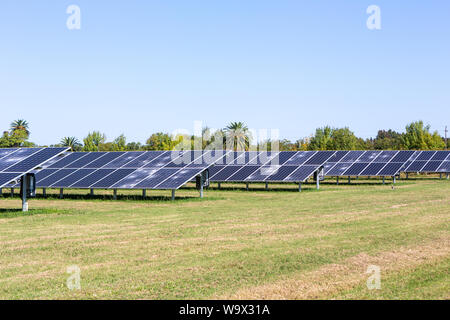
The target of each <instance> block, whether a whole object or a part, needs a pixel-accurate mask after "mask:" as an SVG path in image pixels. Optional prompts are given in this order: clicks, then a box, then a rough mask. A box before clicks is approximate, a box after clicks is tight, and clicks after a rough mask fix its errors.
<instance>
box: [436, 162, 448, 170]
mask: <svg viewBox="0 0 450 320" xmlns="http://www.w3.org/2000/svg"><path fill="white" fill-rule="evenodd" d="M437 172H445V173H449V172H450V161H444V162H442V164H441V166H440V167H439V168H438V170H437Z"/></svg>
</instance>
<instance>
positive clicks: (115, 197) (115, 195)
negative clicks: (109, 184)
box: [113, 189, 117, 200]
mask: <svg viewBox="0 0 450 320" xmlns="http://www.w3.org/2000/svg"><path fill="white" fill-rule="evenodd" d="M113 199H114V200H117V189H114V190H113Z"/></svg>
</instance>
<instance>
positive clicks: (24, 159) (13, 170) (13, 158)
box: [0, 148, 68, 187]
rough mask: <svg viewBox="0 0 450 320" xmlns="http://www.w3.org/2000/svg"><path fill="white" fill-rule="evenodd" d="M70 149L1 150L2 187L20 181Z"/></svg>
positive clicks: (0, 177) (0, 180)
mask: <svg viewBox="0 0 450 320" xmlns="http://www.w3.org/2000/svg"><path fill="white" fill-rule="evenodd" d="M66 150H68V148H14V149H0V187H2V186H4V185H6V184H8V183H10V182H11V181H13V180H17V179H19V178H20V177H21V176H23V175H24V174H26V173H28V172H30V171H32V170H33V169H35V168H36V167H38V166H40V165H42V164H43V163H45V162H46V161H48V160H50V159H52V158H54V157H57V156H58V155H59V154H61V153H63V152H65V151H66Z"/></svg>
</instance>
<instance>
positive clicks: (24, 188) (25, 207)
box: [20, 176, 28, 212]
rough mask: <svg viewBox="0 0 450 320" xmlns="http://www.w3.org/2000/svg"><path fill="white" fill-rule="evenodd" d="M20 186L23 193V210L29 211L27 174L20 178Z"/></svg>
mask: <svg viewBox="0 0 450 320" xmlns="http://www.w3.org/2000/svg"><path fill="white" fill-rule="evenodd" d="M20 188H21V193H22V212H28V201H27V176H23V177H22V179H21V180H20Z"/></svg>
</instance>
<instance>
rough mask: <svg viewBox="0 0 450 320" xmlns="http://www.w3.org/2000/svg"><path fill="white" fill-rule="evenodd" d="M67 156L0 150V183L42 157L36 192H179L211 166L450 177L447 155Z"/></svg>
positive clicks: (222, 176) (256, 174)
mask: <svg viewBox="0 0 450 320" xmlns="http://www.w3.org/2000/svg"><path fill="white" fill-rule="evenodd" d="M65 150H66V149H64V148H59V149H56V148H48V149H0V170H2V171H0V179H3V180H5V181H10V180H13V179H14V177H15V176H16V174H15V173H14V174H12V173H10V172H11V170H30V169H32V168H34V167H36V166H37V164H38V163H40V162H39V161H41V162H42V160H43V159H44V158H45V157H47V158H48V159H50V161H48V162H46V165H45V167H46V168H45V169H44V170H42V171H39V172H38V173H37V181H38V186H39V187H55V188H56V187H60V188H69V187H72V188H117V189H119V188H124V189H126V188H129V189H132V188H148V189H178V188H179V187H181V186H182V185H184V184H185V183H186V182H188V181H189V180H192V179H193V178H194V177H195V176H196V175H198V174H199V173H201V172H202V171H204V170H205V169H206V168H208V167H209V166H211V165H212V163H216V165H215V166H214V167H212V168H211V169H210V171H211V172H210V173H211V180H212V181H235V182H238V181H279V182H302V181H305V180H306V179H308V178H309V177H310V176H311V175H312V174H313V173H314V172H316V171H317V170H318V169H319V168H320V167H321V166H324V173H325V175H327V176H342V175H344V176H346V175H349V176H356V175H364V176H393V175H396V174H398V172H400V171H407V170H411V171H423V170H436V171H432V172H449V171H450V170H449V161H450V152H449V151H299V152H294V151H292V152H231V151H222V150H220V151H150V152H91V153H82V152H75V153H69V154H68V155H67V156H65V157H63V158H55V157H54V156H56V155H57V154H59V153H61V152H63V151H65ZM52 158H53V160H52ZM2 160H3V161H2ZM224 163H225V164H224ZM417 169H420V170H417ZM3 172H4V173H3ZM1 175H5V176H4V177H2V176H1ZM0 181H2V180H0ZM0 186H1V184H0Z"/></svg>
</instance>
